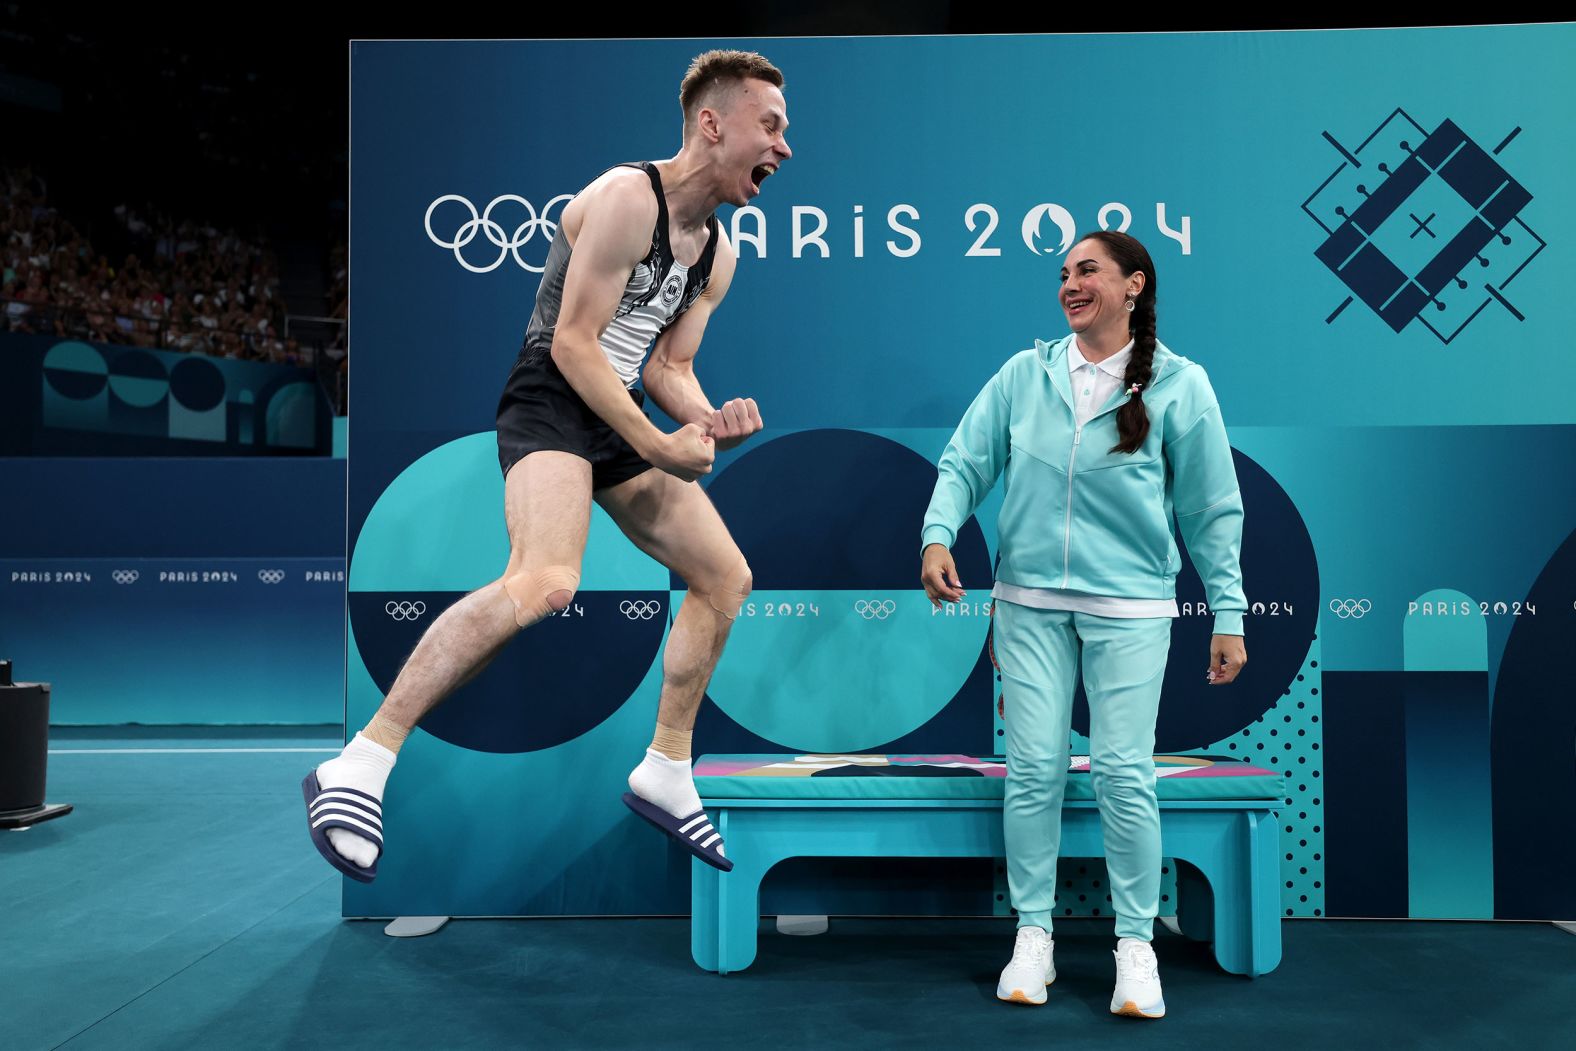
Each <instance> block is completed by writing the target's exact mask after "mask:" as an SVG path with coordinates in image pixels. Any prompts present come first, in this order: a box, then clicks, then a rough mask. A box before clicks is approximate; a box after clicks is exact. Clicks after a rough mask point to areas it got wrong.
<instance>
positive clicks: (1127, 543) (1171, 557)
mask: <svg viewBox="0 0 1576 1051" xmlns="http://www.w3.org/2000/svg"><path fill="white" fill-rule="evenodd" d="M1072 340H1073V337H1072V336H1066V337H1064V338H1062V339H1060V340H1058V341H1057V342H1055V343H1046V342H1044V341H1043V340H1038V339H1037V340H1035V341H1034V347H1033V348H1032V349H1030V350H1025V351H1022V352H1020V353H1018V354H1015V355H1013V356H1012V357H1011V358H1009V359H1008V361H1007V363H1006V364H1005V365H1003V366H1002V367H1001V371H999V372H997V373H996V375H995V376H993V377H992V378H991V381H990V382H989V383H987V384H986V385H985V389H984V390H982V391H980V393H979V396H978V397H977V398H975V399H974V403H973V404H972V405H970V406H969V408H968V411H967V412H965V413H964V414H963V421H962V422H961V423H959V424H958V429H957V431H956V432H955V433H954V434H953V435H952V440H951V441H949V442H948V443H947V449H946V451H945V452H944V453H942V455H941V464H940V466H939V470H940V477H939V478H938V479H937V480H936V491H935V493H934V494H933V495H932V496H931V498H930V507H929V508H928V509H927V510H926V512H925V523H924V529H923V532H922V533H921V539H920V550H922V551H923V550H924V548H925V547H927V546H929V545H930V544H942V545H944V546H945V547H947V548H949V549H950V548H951V547H952V545H953V543H954V542H955V541H956V540H957V536H958V530H959V529H960V528H961V527H962V525H963V523H964V522H965V521H967V520H968V517H969V516H970V515H971V514H973V513H974V510H975V509H976V508H977V507H979V505H980V502H981V501H982V500H984V499H985V496H986V494H987V493H989V492H990V490H991V488H992V487H993V486H994V485H995V484H996V479H997V478H998V477H1000V476H1002V475H1003V473H1005V475H1006V497H1005V501H1004V502H1003V504H1002V509H1001V516H1000V519H999V521H998V523H997V524H998V528H999V531H1000V545H999V547H1000V554H1001V563H1000V566H999V567H998V569H997V576H998V578H999V579H1000V580H1003V581H1005V582H1007V583H1009V584H1016V585H1018V586H1019V587H1027V588H1064V589H1068V590H1072V591H1079V592H1083V593H1085V594H1088V595H1100V596H1105V597H1111V598H1141V599H1168V598H1175V597H1176V579H1177V571H1178V570H1179V569H1181V568H1182V558H1181V555H1180V553H1179V552H1178V551H1177V545H1176V540H1175V539H1174V536H1173V532H1172V525H1171V523H1172V520H1173V518H1174V519H1175V521H1176V524H1177V525H1178V526H1180V527H1181V530H1182V539H1183V540H1184V542H1186V544H1187V550H1188V553H1189V555H1190V557H1191V558H1192V560H1193V565H1194V567H1195V568H1197V569H1198V571H1199V576H1200V577H1201V578H1202V579H1203V582H1204V596H1205V598H1206V600H1207V601H1208V603H1209V608H1210V609H1211V610H1213V611H1214V614H1215V633H1216V634H1217V635H1241V634H1242V618H1243V614H1244V613H1246V612H1247V608H1248V604H1247V600H1246V598H1244V597H1243V592H1242V569H1241V566H1240V564H1239V560H1240V555H1241V551H1242V494H1241V492H1240V491H1239V490H1238V488H1237V472H1236V469H1235V467H1234V466H1233V465H1232V460H1231V445H1230V443H1229V442H1228V441H1227V440H1226V427H1225V424H1224V423H1223V422H1222V421H1221V418H1220V405H1219V403H1218V402H1216V400H1215V392H1214V390H1213V389H1212V388H1211V387H1210V385H1209V377H1208V376H1206V375H1205V374H1204V369H1203V368H1202V367H1201V366H1199V365H1196V364H1194V363H1193V362H1191V361H1189V360H1188V359H1187V358H1184V357H1182V356H1181V355H1180V354H1174V353H1172V351H1171V350H1170V349H1169V348H1167V347H1166V346H1165V345H1164V344H1162V343H1158V342H1157V343H1156V345H1155V356H1154V366H1153V368H1152V370H1151V373H1150V380H1149V386H1148V387H1147V388H1146V389H1145V390H1144V392H1143V401H1144V408H1145V409H1146V410H1147V411H1148V413H1149V435H1148V437H1147V438H1145V439H1144V444H1143V445H1141V446H1140V447H1139V448H1138V450H1137V451H1136V452H1134V453H1131V454H1128V453H1119V452H1118V453H1113V452H1110V451H1109V450H1110V448H1111V447H1112V446H1113V445H1115V444H1116V442H1117V431H1116V410H1118V409H1120V408H1121V407H1122V406H1123V405H1124V404H1126V403H1127V401H1128V399H1129V398H1130V397H1131V395H1130V394H1128V393H1127V391H1125V390H1119V391H1117V392H1116V393H1115V394H1114V395H1112V396H1111V400H1110V401H1108V402H1107V403H1106V404H1105V405H1104V406H1103V407H1102V408H1101V409H1100V411H1099V413H1097V414H1096V415H1095V416H1094V417H1093V418H1092V419H1090V420H1089V422H1088V423H1086V424H1084V425H1083V427H1082V428H1079V426H1078V418H1077V414H1076V412H1075V410H1074V408H1073V398H1072V391H1071V389H1070V386H1069V382H1068V378H1067V349H1068V347H1070V346H1071V345H1072Z"/></svg>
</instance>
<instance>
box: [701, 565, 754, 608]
mask: <svg viewBox="0 0 1576 1051" xmlns="http://www.w3.org/2000/svg"><path fill="white" fill-rule="evenodd" d="M754 583H755V578H754V577H752V576H751V575H750V564H749V563H748V562H746V561H745V560H744V556H743V555H740V556H739V564H738V565H737V566H735V567H734V568H733V569H732V570H731V571H729V572H728V573H727V574H725V575H724V576H723V578H722V580H721V581H720V582H719V583H718V584H717V585H716V586H715V587H713V588H712V589H711V594H710V595H708V596H706V600H707V601H708V602H710V603H711V608H712V609H714V610H716V611H717V612H718V613H721V614H722V615H723V616H724V617H727V618H728V619H729V620H734V619H736V618H737V617H738V616H739V610H740V609H741V608H742V607H743V606H744V600H745V599H746V598H748V597H749V595H750V589H751V587H753V586H754Z"/></svg>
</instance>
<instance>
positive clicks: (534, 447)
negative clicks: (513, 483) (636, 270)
mask: <svg viewBox="0 0 1576 1051" xmlns="http://www.w3.org/2000/svg"><path fill="white" fill-rule="evenodd" d="M629 396H630V397H631V398H633V399H634V401H635V404H636V405H637V406H642V407H643V406H644V405H645V403H646V395H645V392H644V391H639V390H631V391H630V392H629ZM645 415H646V418H647V419H650V418H651V414H650V413H646V414H645ZM549 449H551V450H556V451H558V452H566V453H573V454H574V455H576V456H578V457H580V458H581V459H582V460H588V461H590V463H591V488H592V489H606V488H607V487H608V486H610V485H617V484H618V483H620V482H626V481H628V480H629V479H631V478H633V477H635V476H636V475H637V474H640V473H641V472H643V471H646V470H649V469H650V468H651V465H650V464H649V463H647V462H646V461H645V460H642V459H641V458H640V454H639V453H637V452H635V450H634V447H633V446H631V445H630V444H629V443H628V442H626V441H625V440H624V439H623V437H622V436H621V435H620V434H619V433H618V432H617V431H615V430H614V429H613V428H611V427H609V426H608V425H607V424H606V423H604V422H603V420H602V417H600V416H598V415H597V414H596V413H594V412H592V411H591V407H590V406H589V405H587V404H586V403H585V402H584V401H582V400H581V398H580V395H578V394H576V393H575V389H574V388H573V387H571V386H570V385H569V381H568V380H566V379H565V378H564V374H563V373H562V372H560V371H558V366H557V364H555V363H554V362H553V356H552V354H551V353H550V352H549V351H548V350H547V348H545V347H543V348H536V349H527V350H525V351H523V352H521V354H520V359H519V360H518V361H516V362H515V363H514V368H513V369H511V370H510V371H509V381H508V382H507V383H505V384H504V388H503V397H502V398H500V399H499V401H498V466H499V467H501V468H502V469H503V473H504V474H505V475H507V474H508V473H509V468H511V467H513V466H514V465H515V464H516V463H519V462H520V460H521V459H523V458H524V457H525V456H526V455H528V454H530V453H534V452H542V451H544V450H549Z"/></svg>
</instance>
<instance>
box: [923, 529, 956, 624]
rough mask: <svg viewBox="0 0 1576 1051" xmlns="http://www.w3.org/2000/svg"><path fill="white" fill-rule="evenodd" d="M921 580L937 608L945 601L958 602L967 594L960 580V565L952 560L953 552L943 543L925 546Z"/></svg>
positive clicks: (932, 604) (932, 603) (931, 601)
mask: <svg viewBox="0 0 1576 1051" xmlns="http://www.w3.org/2000/svg"><path fill="white" fill-rule="evenodd" d="M919 582H920V583H921V584H923V585H925V594H926V595H928V596H929V597H930V604H931V606H933V607H934V608H936V609H940V608H941V604H942V603H943V602H956V601H958V600H959V599H961V598H962V597H963V596H964V595H965V594H967V592H965V591H964V590H963V584H962V582H961V581H959V580H958V567H957V564H956V563H954V562H953V561H952V552H951V551H948V550H947V549H946V548H945V547H943V546H942V545H941V544H931V545H930V546H928V547H926V548H925V554H924V564H923V565H921V566H920V569H919Z"/></svg>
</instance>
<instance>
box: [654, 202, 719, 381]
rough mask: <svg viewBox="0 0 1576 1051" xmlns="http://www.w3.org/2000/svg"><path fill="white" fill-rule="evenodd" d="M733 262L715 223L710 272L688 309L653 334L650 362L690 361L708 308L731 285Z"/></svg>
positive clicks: (708, 314)
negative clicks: (659, 331)
mask: <svg viewBox="0 0 1576 1051" xmlns="http://www.w3.org/2000/svg"><path fill="white" fill-rule="evenodd" d="M736 261H737V257H736V256H735V255H734V251H733V246H732V245H731V244H729V243H728V238H727V237H726V236H725V235H724V234H723V232H722V227H721V226H720V225H719V226H718V227H717V252H716V255H715V256H713V257H712V263H711V274H710V277H709V279H708V280H707V283H706V288H705V290H704V291H703V292H701V294H700V295H699V296H698V297H697V298H696V299H695V302H694V303H692V304H691V305H690V308H689V309H688V310H686V311H685V312H684V313H683V315H682V316H681V317H680V318H679V319H678V320H677V321H675V322H674V323H673V324H672V325H671V326H669V328H668V330H667V331H666V332H664V333H662V335H660V336H658V337H657V343H656V346H654V347H653V348H652V350H651V360H652V362H653V363H656V362H660V363H662V364H664V365H679V364H685V363H688V362H690V361H693V360H694V358H695V355H696V354H697V353H698V352H699V351H700V341H701V338H702V337H703V336H705V334H706V322H708V321H710V320H711V314H712V311H714V310H716V309H717V307H718V306H720V305H721V304H722V299H723V297H724V296H726V295H727V294H728V288H729V286H730V285H732V284H733V269H734V264H735V263H736Z"/></svg>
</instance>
